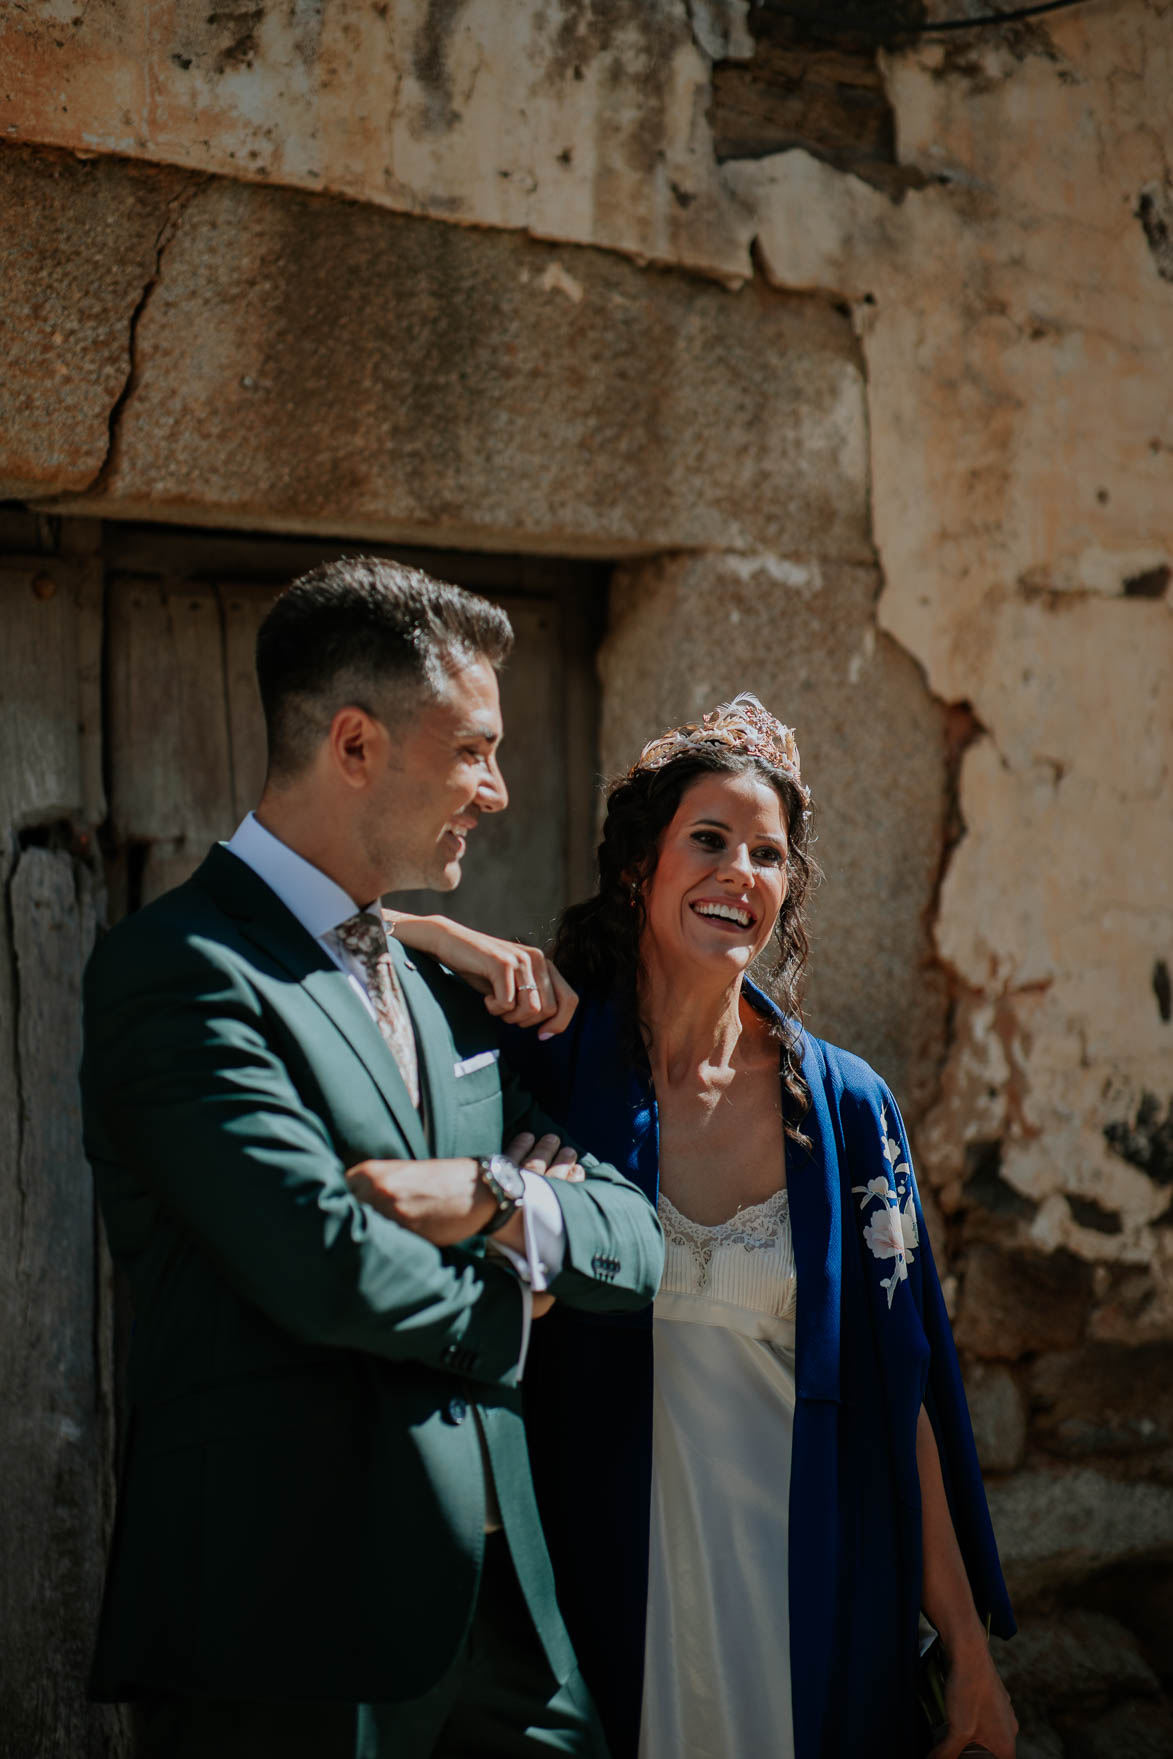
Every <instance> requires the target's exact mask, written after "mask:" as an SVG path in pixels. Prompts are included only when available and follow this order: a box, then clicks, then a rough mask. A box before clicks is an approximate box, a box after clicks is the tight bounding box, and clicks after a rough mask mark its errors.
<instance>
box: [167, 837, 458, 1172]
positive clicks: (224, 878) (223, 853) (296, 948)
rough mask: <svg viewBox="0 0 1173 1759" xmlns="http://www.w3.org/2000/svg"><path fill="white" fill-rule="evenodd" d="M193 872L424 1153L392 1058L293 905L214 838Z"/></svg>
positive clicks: (411, 1145) (419, 1156)
mask: <svg viewBox="0 0 1173 1759" xmlns="http://www.w3.org/2000/svg"><path fill="white" fill-rule="evenodd" d="M194 877H195V879H196V881H197V883H198V884H200V885H201V886H203V888H204V889H205V891H208V892H210V893H211V894H212V896H213V897H214V898H215V900H216V902H217V903H218V904H219V906H220V908H221V909H222V910H223V911H224V912H225V913H226V914H227V915H228V916H231V917H232V918H233V919H234V920H235V921H237V922H238V923H239V925H240V927H241V930H242V932H243V933H245V934H246V935H247V936H248V938H249V939H250V940H251V941H252V942H253V943H254V945H256V946H257V947H259V948H261V950H262V951H263V952H265V953H267V954H268V956H269V957H270V958H271V959H273V960H274V961H275V962H276V963H277V964H278V965H280V966H281V968H282V970H284V971H287V972H288V973H289V975H290V977H292V978H293V979H294V981H295V982H296V983H298V984H300V986H301V987H302V989H304V990H305V992H306V994H307V995H308V996H309V997H310V998H311V999H312V1000H313V1001H314V1002H316V1004H317V1005H318V1007H319V1008H320V1009H321V1010H322V1012H323V1013H324V1014H325V1015H326V1017H327V1019H329V1020H330V1021H331V1022H332V1023H333V1025H334V1026H335V1027H336V1028H337V1029H338V1031H339V1032H340V1033H341V1034H342V1036H343V1037H344V1038H345V1039H346V1041H347V1043H348V1044H349V1045H350V1047H351V1049H352V1050H353V1051H354V1053H355V1055H356V1056H357V1057H358V1058H359V1059H360V1060H361V1062H362V1063H363V1065H364V1067H365V1068H366V1070H367V1073H368V1074H369V1075H370V1077H371V1079H372V1080H373V1081H374V1083H375V1086H376V1087H377V1088H378V1090H379V1092H380V1093H381V1094H382V1096H383V1099H384V1101H385V1102H386V1104H387V1107H388V1110H389V1111H390V1112H391V1113H392V1115H393V1116H394V1118H395V1122H396V1123H397V1124H398V1125H399V1128H400V1130H401V1132H402V1134H403V1137H404V1139H405V1141H406V1143H407V1146H408V1151H409V1154H410V1156H411V1158H413V1159H416V1160H426V1159H428V1155H429V1149H428V1143H427V1138H426V1136H425V1135H424V1128H423V1124H422V1123H421V1121H420V1117H419V1113H418V1112H417V1111H416V1109H415V1107H414V1106H413V1105H412V1103H411V1097H410V1095H409V1094H408V1091H407V1088H406V1087H405V1086H404V1084H403V1077H402V1075H400V1073H399V1068H398V1065H397V1064H396V1061H395V1058H394V1057H393V1056H392V1055H391V1052H390V1050H389V1049H388V1048H387V1045H386V1043H385V1042H384V1040H383V1035H382V1033H381V1032H380V1031H379V1028H378V1025H377V1024H376V1022H375V1020H374V1018H373V1017H372V1015H371V1014H370V1013H369V1012H368V1011H367V1009H366V1008H365V1007H364V1006H363V1003H362V1001H361V999H360V998H359V996H358V995H357V994H356V993H355V990H354V987H353V985H352V984H351V982H350V979H349V977H347V975H346V973H345V972H344V971H341V970H339V968H338V966H337V965H335V963H334V961H333V960H332V959H331V958H330V956H329V954H328V953H327V952H326V951H325V949H324V948H323V947H321V946H320V945H319V944H318V942H317V941H316V940H315V939H314V937H313V936H312V935H311V934H309V933H308V932H307V930H306V929H304V928H303V927H302V925H301V923H300V922H298V920H297V918H296V917H295V916H294V915H293V913H292V911H290V910H287V909H286V907H285V905H284V904H283V903H282V902H281V900H280V898H278V896H277V894H276V893H275V892H273V891H271V890H270V888H269V887H268V886H267V885H266V884H265V882H264V880H262V879H260V878H259V877H258V876H257V875H256V874H255V873H254V872H253V871H252V869H251V867H249V866H248V865H247V863H246V862H243V861H241V860H240V859H239V857H238V856H236V855H233V854H232V853H231V852H230V851H229V850H227V849H225V848H224V847H223V846H222V845H220V844H217V845H216V846H215V847H214V848H213V849H212V850H211V851H210V853H209V855H208V857H207V860H206V861H204V863H203V864H202V866H201V867H200V868H199V871H198V872H197V873H196V874H195V876H194ZM396 951H398V949H396ZM420 987H421V988H422V987H423V985H422V984H421V986H420ZM408 1007H409V1008H410V1010H411V1012H412V1015H413V1017H414V1016H415V1012H416V1010H415V1005H414V996H413V997H411V998H408ZM437 1011H438V1010H437ZM417 1035H418V1026H417ZM421 1051H422V1046H421ZM433 1060H434V1058H433ZM422 1062H423V1058H422V1055H421V1064H422ZM421 1073H422V1070H421ZM429 1076H430V1071H429ZM429 1103H431V1092H430V1088H429ZM432 1115H434V1112H433V1113H432Z"/></svg>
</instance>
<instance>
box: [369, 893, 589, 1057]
mask: <svg viewBox="0 0 1173 1759" xmlns="http://www.w3.org/2000/svg"><path fill="white" fill-rule="evenodd" d="M383 914H384V916H385V917H386V918H387V921H388V923H389V924H390V926H391V929H392V932H393V933H394V935H395V938H396V940H399V941H402V942H403V944H404V946H405V947H415V948H416V949H417V951H419V952H421V953H430V954H431V956H432V957H433V958H434V959H439V960H441V962H442V963H443V964H445V965H447V966H448V968H449V970H450V971H455V972H456V973H457V975H458V976H459V977H463V978H464V980H465V982H466V983H468V984H471V986H472V987H473V989H477V990H480V992H481V993H482V995H483V996H484V997H485V1007H486V1008H487V1009H488V1011H489V1013H490V1014H495V1015H496V1016H497V1018H498V1019H499V1020H504V1021H505V1022H506V1024H507V1025H509V1026H539V1027H541V1031H540V1032H539V1033H538V1037H539V1038H554V1037H555V1036H556V1035H557V1034H558V1033H559V1032H565V1030H566V1028H567V1027H568V1026H569V1025H570V1022H571V1020H572V1019H573V1018H574V1010H575V1009H576V1008H577V1007H578V994H577V992H576V991H575V990H572V989H571V987H570V985H569V984H568V983H567V981H566V979H565V978H564V977H563V975H562V973H561V972H560V971H559V969H558V967H557V966H556V965H555V964H554V963H553V961H552V960H550V959H547V957H546V955H545V954H544V953H543V952H542V951H541V950H540V949H539V948H538V947H524V946H522V944H521V942H520V941H504V940H500V939H499V938H498V937H497V936H496V935H491V934H482V933H481V932H480V930H479V929H475V928H466V927H465V926H464V924H463V923H462V922H453V921H452V920H451V918H449V917H447V916H409V915H407V914H405V913H404V912H401V911H398V910H385V911H384V912H383Z"/></svg>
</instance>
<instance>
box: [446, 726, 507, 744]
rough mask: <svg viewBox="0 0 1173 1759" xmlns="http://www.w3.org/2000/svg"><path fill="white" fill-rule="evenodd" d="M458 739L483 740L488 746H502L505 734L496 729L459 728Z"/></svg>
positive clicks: (457, 731)
mask: <svg viewBox="0 0 1173 1759" xmlns="http://www.w3.org/2000/svg"><path fill="white" fill-rule="evenodd" d="M456 737H457V738H458V739H483V740H484V741H485V743H486V744H487V745H500V743H501V741H502V739H504V737H505V734H504V732H503V731H502V732H498V731H497V729H496V727H458V728H457V729H456Z"/></svg>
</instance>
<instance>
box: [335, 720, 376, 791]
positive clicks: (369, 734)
mask: <svg viewBox="0 0 1173 1759" xmlns="http://www.w3.org/2000/svg"><path fill="white" fill-rule="evenodd" d="M327 748H328V750H329V754H330V761H331V764H332V765H333V767H334V769H335V770H336V771H337V773H338V775H339V777H340V778H341V780H342V781H343V782H345V784H346V785H347V787H350V788H354V789H356V790H361V789H364V788H369V787H370V785H371V782H372V780H373V779H374V776H375V774H376V773H377V771H378V770H379V769H380V768H381V767H382V763H383V761H384V760H385V758H386V754H387V729H386V728H385V727H384V726H383V724H382V722H381V721H376V720H375V718H374V716H373V715H368V714H367V712H366V710H365V709H361V708H359V707H358V706H357V704H348V705H347V706H346V707H345V708H340V709H339V710H338V712H337V714H336V715H335V716H334V719H333V720H332V721H331V722H330V731H329V734H328V736H327Z"/></svg>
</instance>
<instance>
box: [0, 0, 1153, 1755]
mask: <svg viewBox="0 0 1173 1759" xmlns="http://www.w3.org/2000/svg"><path fill="white" fill-rule="evenodd" d="M857 10H859V9H857ZM959 10H960V8H959ZM926 11H927V13H928V15H929V16H930V17H933V16H938V15H939V11H938V12H934V9H933V6H932V5H930V6H929V7H928V8H926ZM876 12H877V16H878V17H880V18H882V17H883V16H884V13H885V8H884V7H883V6H880V7H878V8H877V9H876ZM0 53H2V54H3V55H4V57H5V65H6V74H5V79H4V81H3V87H4V90H3V92H0V105H2V106H3V109H2V112H0V140H4V141H6V142H7V144H4V145H0V183H2V185H3V192H2V193H0V204H2V207H3V214H4V224H3V226H2V227H0V253H2V254H3V258H4V269H5V284H6V298H7V315H4V314H0V323H5V322H6V323H7V324H8V325H9V326H10V328H9V331H8V335H9V336H12V335H15V336H16V337H17V339H18V345H17V346H6V347H5V348H3V349H0V353H2V354H3V355H4V356H5V357H6V359H7V361H8V362H9V366H8V372H7V382H6V384H5V385H4V386H3V387H0V398H4V399H6V400H7V401H6V403H5V404H3V405H0V409H3V410H4V411H5V412H7V413H9V414H10V415H11V416H12V417H13V419H11V420H8V421H5V422H0V480H2V481H3V482H4V484H5V485H6V487H5V489H4V491H3V492H6V493H9V494H12V495H16V496H20V497H23V498H26V499H35V500H36V501H37V502H38V504H39V505H41V506H43V507H53V508H56V509H58V510H72V511H75V512H77V511H84V512H86V513H91V514H92V513H100V514H102V515H103V516H108V517H114V518H118V517H140V518H158V519H169V520H180V521H184V522H188V523H204V524H208V525H225V526H236V527H246V528H249V529H256V530H265V529H273V530H285V531H288V530H313V531H316V532H323V533H330V532H335V533H339V534H343V535H347V536H349V537H352V538H362V537H379V538H383V539H386V540H387V541H406V540H408V539H410V540H413V541H416V542H422V543H436V544H452V545H458V546H465V547H470V548H506V547H508V548H511V549H516V550H519V551H525V550H527V549H528V550H531V551H536V550H543V551H547V552H550V553H554V554H558V553H561V554H565V555H570V554H576V555H595V556H602V557H612V558H617V559H621V560H622V561H623V566H622V568H621V569H620V570H619V572H618V574H617V576H616V579H615V581H614V584H613V587H612V611H611V626H610V631H609V634H608V638H607V640H606V643H605V645H604V649H603V655H602V679H603V690H604V699H603V710H604V751H603V759H604V765H605V767H607V768H614V767H617V766H618V765H619V764H620V763H621V762H622V761H623V760H624V759H625V758H626V757H627V755H628V753H629V752H630V750H631V749H632V748H633V747H634V746H635V745H636V744H638V742H639V741H640V740H641V739H642V738H643V737H645V736H646V735H647V733H648V732H649V731H652V730H654V729H655V728H657V727H658V726H659V725H661V724H662V723H663V722H664V721H666V720H668V719H674V718H676V717H677V716H680V715H684V714H687V713H690V712H692V711H694V710H696V709H698V708H701V707H703V706H705V705H706V704H707V703H708V702H709V701H710V700H711V699H712V698H713V697H714V696H716V695H719V694H722V693H724V692H726V691H728V690H730V689H733V688H736V687H745V686H748V687H752V688H757V689H758V690H759V692H760V693H761V694H762V695H763V696H764V697H765V698H766V700H767V701H769V702H771V703H772V705H773V706H775V707H776V708H777V709H778V710H779V712H781V713H782V714H783V715H784V716H785V717H786V718H788V719H790V720H793V721H794V722H795V723H796V724H797V727H798V732H799V736H800V741H801V744H802V748H803V753H804V760H805V763H806V767H807V770H808V772H809V774H810V776H811V780H812V782H813V784H814V787H815V792H816V800H817V802H819V803H820V804H821V807H822V810H821V813H820V844H819V855H820V859H821V860H822V862H823V865H824V866H825V867H826V869H827V871H828V883H827V885H826V887H825V888H824V891H823V893H822V895H821V897H820V899H819V903H818V913H817V918H816V928H817V940H816V954H815V963H814V968H813V976H812V984H811V993H810V1008H811V1018H812V1023H814V1024H817V1025H818V1026H819V1028H820V1029H821V1030H824V1031H825V1032H826V1033H827V1034H828V1035H829V1036H831V1037H837V1038H841V1039H845V1040H846V1041H847V1042H848V1043H850V1044H851V1045H852V1046H853V1047H855V1048H857V1049H861V1050H863V1051H864V1052H865V1054H868V1055H869V1056H871V1057H872V1058H873V1060H875V1061H877V1062H878V1063H879V1065H880V1066H881V1068H882V1070H883V1072H884V1073H885V1074H887V1075H888V1076H889V1077H890V1078H891V1079H892V1080H893V1081H894V1083H895V1084H896V1086H897V1088H898V1090H899V1092H900V1095H901V1097H902V1099H907V1100H908V1101H909V1102H910V1103H909V1106H908V1110H909V1112H910V1115H911V1117H912V1119H913V1123H914V1130H915V1144H916V1148H917V1151H918V1155H919V1161H920V1168H921V1175H922V1181H923V1183H924V1185H925V1188H926V1193H927V1196H928V1202H929V1207H930V1210H931V1213H932V1217H933V1222H934V1231H935V1233H936V1235H937V1236H938V1246H939V1257H940V1258H941V1259H942V1261H943V1263H944V1266H945V1269H946V1272H947V1292H948V1295H949V1299H950V1301H951V1303H952V1306H953V1310H954V1313H955V1317H956V1322H957V1328H958V1338H959V1342H960V1344H961V1347H962V1350H963V1353H964V1357H965V1362H966V1368H967V1375H968V1379H969V1384H970V1388H971V1393H972V1396H973V1402H974V1411H975V1418H976V1423H977V1428H978V1433H979V1439H980V1444H981V1448H982V1452H983V1459H984V1461H985V1465H986V1468H987V1471H988V1474H989V1482H990V1486H991V1498H992V1503H993V1507H994V1512H995V1518H996V1521H997V1524H998V1527H999V1532H1000V1536H1001V1539H1002V1543H1003V1548H1004V1552H1005V1555H1006V1560H1007V1564H1008V1569H1009V1573H1010V1577H1011V1581H1012V1586H1013V1588H1014V1590H1015V1592H1016V1595H1017V1596H1018V1599H1019V1602H1020V1605H1021V1606H1022V1608H1023V1609H1024V1636H1023V1638H1021V1639H1020V1640H1019V1642H1018V1644H1017V1645H1015V1646H1012V1647H1011V1648H1010V1649H1009V1650H1008V1651H1007V1652H1006V1655H1005V1658H1004V1660H1005V1666H1006V1668H1007V1671H1008V1674H1009V1675H1010V1676H1011V1677H1012V1680H1013V1684H1014V1688H1015V1691H1016V1695H1017V1697H1018V1699H1019V1701H1020V1703H1021V1704H1022V1706H1023V1709H1024V1723H1025V1724H1026V1727H1027V1733H1026V1736H1025V1737H1024V1741H1023V1743H1022V1752H1023V1754H1024V1759H1052V1756H1056V1755H1058V1756H1062V1755H1070V1756H1072V1759H1083V1756H1085V1755H1086V1756H1087V1759H1095V1756H1097V1755H1099V1754H1101V1753H1103V1754H1107V1753H1119V1752H1126V1753H1128V1754H1129V1755H1130V1759H1131V1756H1135V1759H1143V1756H1144V1755H1145V1754H1148V1753H1152V1754H1154V1755H1155V1754H1157V1753H1163V1752H1167V1751H1169V1750H1170V1747H1171V1746H1173V1732H1171V1724H1170V1721H1169V1711H1168V1704H1167V1700H1166V1698H1165V1697H1164V1696H1163V1693H1167V1691H1168V1689H1169V1684H1170V1681H1171V1680H1173V1649H1171V1648H1170V1636H1169V1633H1170V1631H1173V1587H1171V1572H1170V1565H1171V1560H1173V1409H1171V1408H1170V1405H1169V1399H1168V1394H1167V1388H1168V1386H1169V1384H1170V1370H1171V1368H1173V1109H1171V1095H1173V1066H1171V1047H1173V1000H1171V996H1173V979H1171V976H1170V972H1171V968H1173V896H1171V890H1170V888H1171V883H1173V882H1171V880H1170V874H1171V873H1173V861H1171V860H1170V855H1171V853H1173V851H1171V848H1170V833H1169V823H1170V805H1171V801H1170V790H1171V786H1173V784H1171V780H1170V777H1171V774H1173V763H1171V761H1170V759H1171V755H1173V752H1171V747H1173V716H1171V714H1170V709H1169V703H1170V700H1171V696H1173V643H1171V641H1170V631H1171V628H1173V623H1171V618H1170V595H1169V590H1168V589H1169V582H1170V579H1171V576H1173V426H1171V425H1170V424H1171V413H1170V411H1171V405H1170V400H1169V396H1168V366H1167V363H1168V360H1169V358H1170V350H1171V349H1173V245H1171V243H1170V239H1171V237H1173V126H1171V122H1170V110H1169V103H1168V94H1169V91H1170V90H1171V89H1173V13H1171V12H1170V10H1169V7H1168V5H1167V4H1166V3H1165V0H1120V4H1118V5H1115V6H1112V7H1108V6H1106V5H1103V4H1096V3H1090V4H1087V5H1083V6H1078V7H1073V8H1071V9H1070V10H1068V11H1066V12H1061V13H1056V14H1053V15H1051V16H1049V17H1048V18H1047V19H1045V20H1043V21H1040V22H1037V23H1034V24H1029V25H1017V26H1007V27H1003V28H1000V29H998V30H994V31H990V30H987V31H982V32H975V33H973V34H961V35H957V36H951V37H949V38H947V39H942V40H941V41H940V42H933V41H931V40H928V39H925V40H923V41H920V42H915V41H913V42H909V43H907V45H906V46H905V47H903V48H892V49H890V50H888V51H884V52H881V53H879V54H876V53H874V52H873V49H872V48H871V46H870V45H869V43H868V41H867V38H866V36H860V35H856V36H854V37H851V38H841V37H839V36H832V37H831V38H830V39H827V38H824V37H820V35H819V33H818V32H814V33H812V32H810V31H805V32H804V31H803V30H802V29H800V28H798V27H795V26H793V25H792V24H790V23H788V22H786V21H784V20H781V19H779V18H776V17H772V16H771V15H770V14H769V13H768V10H767V9H765V8H753V9H750V10H747V9H746V8H745V7H744V6H739V5H737V4H734V3H732V0H731V3H730V4H722V3H721V0H693V3H692V4H687V5H686V4H685V0H656V3H655V4H645V3H642V0H641V3H639V4H636V3H635V0H632V3H631V4H619V5H615V6H607V7H604V6H602V5H597V4H595V3H594V0H548V3H546V4H543V5H539V4H537V3H536V0H535V3H534V4H532V5H520V4H519V5H517V6H515V7H512V8H508V9H502V8H500V7H497V6H494V5H492V4H491V3H490V0H457V3H456V4H455V5H453V4H439V3H436V0H394V3H393V4H391V5H389V6H386V7H379V8H374V7H371V8H368V7H366V6H364V5H361V4H360V3H359V0H353V3H350V0H339V3H338V5H336V6H334V5H332V6H331V7H329V8H326V9H314V10H313V11H312V13H311V11H310V10H309V9H296V8H294V9H289V8H286V7H284V6H281V7H278V6H277V5H276V4H275V3H266V0H258V4H257V5H256V6H255V7H253V8H250V9H249V11H248V13H247V14H232V15H228V14H223V13H219V14H208V13H206V11H204V10H203V9H198V8H194V7H190V6H187V5H182V6H172V5H170V4H168V5H165V6H164V5H154V4H152V5H147V6H143V7H130V6H126V5H123V4H120V3H119V0H88V4H83V3H82V0H77V3H76V4H74V3H73V0H51V3H50V0H45V3H44V4H40V5H38V4H30V5H28V6H25V7H22V8H21V9H20V11H19V13H12V14H10V15H9V16H7V17H6V20H5V21H4V23H3V24H2V25H0ZM14 143H16V144H14ZM48 149H53V150H48ZM95 155H96V156H95ZM111 155H120V156H121V157H112V156H111ZM314 191H322V192H326V193H325V194H314V193H311V192H314ZM342 198H350V199H342ZM46 204H47V205H46ZM46 214H47V215H49V216H50V218H51V224H50V223H46V222H45V221H44V219H43V218H42V216H44V215H46ZM527 232H528V233H529V234H531V235H532V236H531V237H529V238H527V237H524V236H522V234H524V233H527ZM649 265H655V266H649ZM738 287H739V290H735V288H738Z"/></svg>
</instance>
